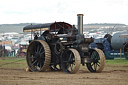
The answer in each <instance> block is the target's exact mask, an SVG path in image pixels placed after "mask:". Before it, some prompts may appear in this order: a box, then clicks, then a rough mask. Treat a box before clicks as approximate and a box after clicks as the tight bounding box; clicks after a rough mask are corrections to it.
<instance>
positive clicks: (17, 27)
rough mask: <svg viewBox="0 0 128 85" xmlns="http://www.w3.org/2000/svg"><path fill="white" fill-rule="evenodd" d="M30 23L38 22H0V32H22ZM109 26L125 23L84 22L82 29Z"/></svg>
mask: <svg viewBox="0 0 128 85" xmlns="http://www.w3.org/2000/svg"><path fill="white" fill-rule="evenodd" d="M30 24H38V23H20V24H0V33H5V32H18V33H22V32H23V28H24V27H25V26H27V25H30ZM108 26H109V27H110V28H113V27H114V26H116V27H118V28H122V27H123V28H124V27H125V28H126V27H128V26H126V25H125V24H119V23H114V24H113V23H92V24H84V29H96V28H101V27H103V28H104V27H108Z"/></svg>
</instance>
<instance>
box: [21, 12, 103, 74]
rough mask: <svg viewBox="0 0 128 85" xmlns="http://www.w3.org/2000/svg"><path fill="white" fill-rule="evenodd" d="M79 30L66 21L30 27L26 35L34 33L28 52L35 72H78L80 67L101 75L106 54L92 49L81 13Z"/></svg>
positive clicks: (31, 66)
mask: <svg viewBox="0 0 128 85" xmlns="http://www.w3.org/2000/svg"><path fill="white" fill-rule="evenodd" d="M77 16H78V29H76V28H75V26H72V25H70V24H68V23H66V22H54V23H47V24H38V25H29V26H26V27H24V29H23V30H24V32H31V33H33V32H39V33H35V35H34V40H31V41H30V44H29V46H28V49H27V56H26V60H27V64H28V68H29V69H30V70H31V71H33V72H38V71H47V70H48V69H49V68H51V69H52V70H63V71H64V72H66V73H76V72H78V70H79V68H80V64H82V65H83V66H85V64H86V66H87V68H88V70H89V71H90V72H101V71H102V70H103V68H104V65H105V56H104V53H103V52H102V51H101V50H100V49H97V48H94V49H89V44H90V43H91V42H93V39H92V38H84V35H83V14H78V15H77Z"/></svg>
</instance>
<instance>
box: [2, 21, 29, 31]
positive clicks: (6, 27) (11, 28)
mask: <svg viewBox="0 0 128 85" xmlns="http://www.w3.org/2000/svg"><path fill="white" fill-rule="evenodd" d="M30 24H31V23H21V24H1V25H0V33H5V32H18V33H22V32H23V27H25V26H27V25H30Z"/></svg>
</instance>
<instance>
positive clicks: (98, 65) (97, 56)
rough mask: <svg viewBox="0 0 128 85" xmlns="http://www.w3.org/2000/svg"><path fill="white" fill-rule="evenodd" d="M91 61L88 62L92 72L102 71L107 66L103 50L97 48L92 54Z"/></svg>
mask: <svg viewBox="0 0 128 85" xmlns="http://www.w3.org/2000/svg"><path fill="white" fill-rule="evenodd" d="M90 61H91V63H87V64H86V65H87V68H88V70H89V71H90V72H101V71H102V70H103V69H104V66H105V56H104V53H103V51H102V50H100V49H95V50H94V51H93V52H92V53H91V55H90Z"/></svg>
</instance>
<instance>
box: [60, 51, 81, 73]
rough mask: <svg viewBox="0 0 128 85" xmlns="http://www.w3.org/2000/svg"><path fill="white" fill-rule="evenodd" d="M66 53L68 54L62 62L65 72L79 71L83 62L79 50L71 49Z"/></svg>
mask: <svg viewBox="0 0 128 85" xmlns="http://www.w3.org/2000/svg"><path fill="white" fill-rule="evenodd" d="M64 55H66V56H63V63H62V64H63V67H62V68H63V70H64V72H66V73H71V74H74V73H77V72H78V70H79V68H80V64H81V59H80V55H79V53H78V51H77V50H75V49H69V50H68V51H66V54H64Z"/></svg>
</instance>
